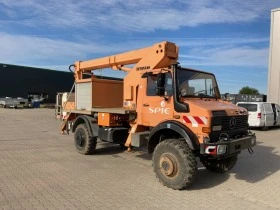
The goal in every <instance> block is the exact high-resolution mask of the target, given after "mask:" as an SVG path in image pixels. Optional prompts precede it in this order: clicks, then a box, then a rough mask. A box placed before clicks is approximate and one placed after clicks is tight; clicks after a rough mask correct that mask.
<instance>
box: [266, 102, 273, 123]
mask: <svg viewBox="0 0 280 210" xmlns="http://www.w3.org/2000/svg"><path fill="white" fill-rule="evenodd" d="M263 108H264V115H265V126H273V125H274V113H273V109H272V106H271V104H270V103H264V104H263Z"/></svg>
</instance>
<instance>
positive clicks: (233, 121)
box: [229, 117, 236, 129]
mask: <svg viewBox="0 0 280 210" xmlns="http://www.w3.org/2000/svg"><path fill="white" fill-rule="evenodd" d="M235 124H236V119H235V118H234V117H233V118H231V119H230V121H229V127H230V129H234V127H235Z"/></svg>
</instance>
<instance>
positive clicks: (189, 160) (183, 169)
mask: <svg viewBox="0 0 280 210" xmlns="http://www.w3.org/2000/svg"><path fill="white" fill-rule="evenodd" d="M153 168H154V172H155V173H156V177H157V178H158V179H159V181H160V182H161V183H162V184H163V185H165V186H167V187H169V188H172V189H174V190H180V189H184V188H186V187H188V186H190V185H191V184H192V182H193V181H194V178H195V175H196V172H197V167H196V161H195V156H194V155H193V153H192V151H191V149H190V148H189V147H188V145H187V144H186V142H184V141H180V140H178V139H167V140H164V141H162V142H160V143H159V144H158V145H157V146H156V148H155V150H154V154H153Z"/></svg>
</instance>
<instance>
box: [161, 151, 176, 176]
mask: <svg viewBox="0 0 280 210" xmlns="http://www.w3.org/2000/svg"><path fill="white" fill-rule="evenodd" d="M160 170H161V172H162V173H163V174H164V175H165V176H167V177H175V176H177V174H178V163H177V161H176V159H175V157H174V156H173V155H172V154H163V155H162V156H161V157H160Z"/></svg>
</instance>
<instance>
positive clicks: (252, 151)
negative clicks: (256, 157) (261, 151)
mask: <svg viewBox="0 0 280 210" xmlns="http://www.w3.org/2000/svg"><path fill="white" fill-rule="evenodd" d="M248 152H249V154H250V155H252V154H253V153H254V150H253V149H252V148H251V147H250V148H248Z"/></svg>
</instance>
